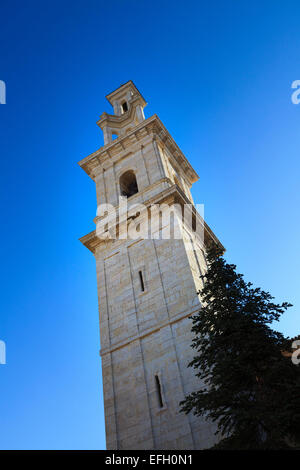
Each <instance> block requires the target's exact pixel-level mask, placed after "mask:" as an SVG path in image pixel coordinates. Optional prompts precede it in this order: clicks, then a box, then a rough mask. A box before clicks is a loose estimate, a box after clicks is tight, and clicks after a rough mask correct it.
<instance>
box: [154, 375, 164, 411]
mask: <svg viewBox="0 0 300 470" xmlns="http://www.w3.org/2000/svg"><path fill="white" fill-rule="evenodd" d="M155 384H156V391H157V396H158V403H159V407H160V408H163V406H164V403H163V399H162V393H161V385H160V380H159V377H158V375H156V376H155Z"/></svg>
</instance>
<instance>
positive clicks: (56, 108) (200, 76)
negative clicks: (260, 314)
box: [0, 0, 300, 449]
mask: <svg viewBox="0 0 300 470" xmlns="http://www.w3.org/2000/svg"><path fill="white" fill-rule="evenodd" d="M299 19H300V4H299V2H298V1H296V0H295V1H289V0H285V1H283V0H282V1H274V0H270V1H262V0H260V1H258V0H256V1H255V0H251V1H247V0H241V1H236V0H235V1H234V0H226V1H215V2H206V1H199V0H197V1H196V0H194V1H184V2H176V1H170V0H169V1H163V0H160V1H157V0H151V1H145V0H126V1H125V0H115V1H105V2H104V1H101V0H97V1H96V0H94V1H91V0H85V1H82V0H80V1H74V0H73V1H66V0H60V1H57V0H52V1H43V2H40V1H32V0H28V1H26V2H21V1H13V0H10V1H8V0H3V1H2V2H1V29H0V43H1V63H0V79H1V80H4V81H5V82H6V85H7V104H6V105H0V154H1V173H0V178H1V185H0V188H1V219H2V231H1V248H0V249H1V266H2V269H1V274H0V275H1V317H0V339H2V340H5V341H6V343H7V365H6V366H1V365H0V383H1V386H0V423H1V424H0V448H2V449H15V448H20V449H39V448H41V449H42V448H44V449H76V448H79V449H90V448H94V449H101V448H104V447H105V435H104V420H103V401H102V384H101V369H100V358H99V355H98V352H99V348H100V345H99V329H98V313H97V311H98V310H97V309H98V306H97V291H96V273H95V263H94V259H93V256H92V255H91V254H90V253H89V252H88V251H87V250H86V248H84V247H83V246H82V245H81V244H80V242H79V241H78V238H79V237H80V236H82V235H85V234H86V233H88V232H89V231H91V230H93V229H94V224H93V222H92V220H93V218H94V217H95V213H96V198H95V188H94V184H93V182H92V180H90V179H89V178H88V177H87V175H86V174H85V173H84V172H83V171H82V170H81V169H80V168H79V166H78V165H77V162H78V161H79V160H80V159H82V158H83V157H85V156H87V155H88V154H89V153H91V152H93V151H95V150H96V149H98V148H99V147H100V146H101V145H102V142H103V141H102V135H101V131H100V129H99V128H98V127H97V126H96V120H97V118H98V117H99V115H100V114H101V113H102V112H103V111H107V112H110V111H111V110H110V105H109V103H108V102H107V101H106V99H105V95H106V94H107V93H109V92H111V91H112V90H114V89H115V88H117V87H118V86H119V85H120V84H122V83H124V82H126V81H128V80H130V79H131V80H133V81H134V82H135V84H136V85H137V87H138V88H139V90H140V91H141V92H142V94H143V95H144V96H145V98H146V99H147V101H148V103H149V105H148V106H147V108H146V109H145V112H146V117H149V116H151V115H152V114H154V113H157V114H158V115H159V117H160V118H161V120H162V121H163V123H164V124H165V125H166V127H167V129H168V130H169V131H170V132H171V134H172V135H173V137H174V138H175V140H176V141H177V143H178V145H179V146H180V147H181V149H182V150H183V152H184V153H185V155H186V156H187V158H188V159H189V160H190V162H191V163H192V165H193V166H194V168H195V169H196V171H197V172H198V174H199V175H200V181H199V182H198V183H196V184H195V187H194V189H193V195H194V198H195V201H196V202H197V203H204V204H205V216H206V221H207V222H208V224H209V225H210V226H211V228H212V229H213V230H214V231H215V232H216V234H217V235H218V237H219V238H220V240H221V241H222V242H223V244H224V245H225V246H226V248H227V258H228V260H230V261H231V262H234V263H236V264H237V266H238V270H239V271H240V272H242V273H244V274H245V276H246V279H248V280H250V281H252V282H253V283H254V284H255V285H256V286H260V287H262V288H264V289H266V290H269V291H270V292H271V293H272V294H273V295H274V296H275V297H276V300H278V301H283V300H288V301H290V302H292V303H293V304H294V307H293V308H292V309H291V310H290V311H289V313H287V314H286V315H285V316H284V317H283V318H282V320H281V322H280V323H279V324H278V325H276V326H277V328H278V329H279V330H281V331H282V332H284V333H285V334H287V335H289V336H294V335H295V334H298V333H300V325H299V321H298V318H299V316H298V315H299V310H300V293H299V269H300V256H299V246H298V244H299V231H300V224H299V206H300V197H299V170H300V163H299V154H300V152H299V130H300V105H298V106H297V105H293V104H292V102H291V91H292V90H291V83H292V82H293V81H294V80H296V79H300V67H299V63H300V62H299V54H300V44H299V41H300V29H299Z"/></svg>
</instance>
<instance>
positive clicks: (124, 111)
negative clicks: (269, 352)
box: [121, 101, 128, 114]
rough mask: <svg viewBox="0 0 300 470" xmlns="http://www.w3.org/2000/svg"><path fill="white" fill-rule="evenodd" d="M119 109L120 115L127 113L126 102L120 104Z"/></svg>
mask: <svg viewBox="0 0 300 470" xmlns="http://www.w3.org/2000/svg"><path fill="white" fill-rule="evenodd" d="M121 109H122V114H124V113H127V111H128V104H127V102H126V101H124V103H122V104H121Z"/></svg>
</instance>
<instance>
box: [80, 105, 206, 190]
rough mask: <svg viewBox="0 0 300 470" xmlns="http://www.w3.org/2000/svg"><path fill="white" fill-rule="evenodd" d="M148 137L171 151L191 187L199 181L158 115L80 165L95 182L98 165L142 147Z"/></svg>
mask: <svg viewBox="0 0 300 470" xmlns="http://www.w3.org/2000/svg"><path fill="white" fill-rule="evenodd" d="M148 136H151V137H152V138H154V139H157V141H159V142H161V143H162V144H163V145H165V146H166V147H167V148H168V149H169V152H170V154H171V156H172V158H174V159H175V160H176V162H177V164H178V165H180V167H181V168H182V169H183V171H184V172H185V173H186V175H187V178H188V179H189V181H190V183H191V185H192V184H193V183H195V182H196V181H198V179H199V176H198V175H197V173H196V172H195V170H194V169H193V167H192V166H191V164H190V163H189V161H188V160H187V158H186V156H185V155H184V154H183V152H182V151H181V149H180V148H179V147H178V145H177V144H176V142H175V140H174V139H173V137H172V136H171V134H170V133H169V131H168V130H167V129H166V127H165V126H164V125H163V123H162V122H161V120H160V119H159V117H158V116H157V115H156V114H154V115H153V116H151V117H149V118H148V119H146V120H145V121H143V122H141V123H140V124H139V125H137V126H136V127H135V128H134V129H133V130H132V131H130V132H128V134H125V135H123V136H120V137H118V138H117V139H115V140H114V141H113V142H110V143H109V144H106V145H104V146H103V147H101V148H100V149H99V150H97V151H96V152H94V153H92V154H90V155H88V156H87V157H85V158H84V159H83V160H81V161H80V162H78V164H79V166H80V167H81V168H82V169H83V170H84V171H85V172H86V173H87V174H88V176H90V177H91V178H92V179H93V180H94V175H93V170H94V169H95V168H96V167H97V166H98V165H103V163H104V161H106V160H109V159H112V158H114V157H116V156H118V155H119V154H120V153H123V152H126V150H127V151H130V149H131V148H132V146H133V144H136V143H139V145H141V144H142V142H141V141H143V140H144V139H145V138H146V137H148Z"/></svg>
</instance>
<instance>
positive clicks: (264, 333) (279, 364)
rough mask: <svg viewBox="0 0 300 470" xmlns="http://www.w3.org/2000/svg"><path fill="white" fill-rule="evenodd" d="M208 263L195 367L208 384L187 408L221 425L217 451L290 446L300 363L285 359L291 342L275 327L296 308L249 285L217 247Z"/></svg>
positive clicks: (299, 403) (297, 423) (298, 416)
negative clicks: (285, 312)
mask: <svg viewBox="0 0 300 470" xmlns="http://www.w3.org/2000/svg"><path fill="white" fill-rule="evenodd" d="M207 263H208V269H207V272H206V274H205V275H204V276H202V278H203V281H204V287H203V289H202V290H201V293H200V295H201V302H202V308H201V310H200V311H199V313H197V314H196V315H194V316H192V321H193V326H192V332H193V333H194V338H193V343H192V347H193V348H194V349H195V351H196V355H195V357H194V359H193V360H192V361H191V363H190V364H189V367H193V368H194V369H195V370H196V376H197V377H199V379H200V381H201V382H200V383H201V384H202V386H201V387H199V390H198V391H196V392H194V393H191V394H190V395H188V396H187V397H186V398H185V400H184V401H182V402H181V403H180V406H181V411H182V412H185V413H189V412H191V411H193V413H194V414H195V415H197V416H204V417H206V418H208V419H211V420H212V421H214V422H216V424H217V432H216V434H217V435H219V437H220V439H221V440H220V441H219V443H218V444H217V445H216V446H215V448H228V449H260V448H266V449H272V448H276V449H277V448H286V447H289V445H290V444H291V443H294V442H295V439H296V440H297V439H298V438H299V434H300V366H296V365H294V364H293V362H292V361H291V358H288V357H285V356H284V355H283V354H282V352H283V351H286V350H288V349H289V348H290V340H289V338H285V337H284V336H283V335H282V334H281V333H279V332H277V331H274V330H273V329H272V328H271V327H270V324H271V323H272V322H273V321H278V319H279V318H280V316H281V315H282V313H284V311H285V310H286V309H287V308H288V307H290V306H291V304H289V303H287V302H284V303H282V304H281V305H279V304H275V303H273V302H272V300H273V297H272V296H271V295H270V294H269V293H268V292H264V291H262V290H261V289H260V288H253V287H252V284H251V283H249V282H248V283H247V282H245V281H244V279H243V275H242V274H239V273H237V272H236V266H235V265H233V264H228V263H227V262H226V261H225V259H224V257H223V254H222V252H221V250H220V249H219V248H218V247H216V246H212V247H210V249H209V250H208V254H207Z"/></svg>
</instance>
